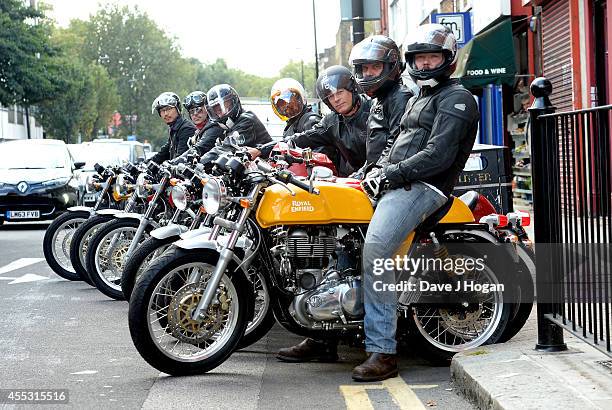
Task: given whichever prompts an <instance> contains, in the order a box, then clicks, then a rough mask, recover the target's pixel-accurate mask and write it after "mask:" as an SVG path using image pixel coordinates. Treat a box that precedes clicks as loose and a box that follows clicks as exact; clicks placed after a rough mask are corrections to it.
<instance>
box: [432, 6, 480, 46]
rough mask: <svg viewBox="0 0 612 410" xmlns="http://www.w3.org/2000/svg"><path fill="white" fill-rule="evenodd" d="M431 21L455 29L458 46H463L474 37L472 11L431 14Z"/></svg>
mask: <svg viewBox="0 0 612 410" xmlns="http://www.w3.org/2000/svg"><path fill="white" fill-rule="evenodd" d="M431 22H432V23H438V24H442V25H443V26H446V27H448V28H449V29H451V30H452V31H453V34H455V37H456V38H457V47H459V48H461V47H463V46H464V45H466V43H467V42H468V41H470V40H471V39H472V37H473V34H472V17H471V14H470V12H469V11H468V12H465V13H439V14H432V15H431Z"/></svg>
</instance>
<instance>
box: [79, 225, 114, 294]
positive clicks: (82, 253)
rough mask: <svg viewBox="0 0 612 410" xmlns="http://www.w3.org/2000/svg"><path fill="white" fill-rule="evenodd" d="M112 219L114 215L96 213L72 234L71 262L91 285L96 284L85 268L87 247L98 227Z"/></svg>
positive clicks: (82, 277)
mask: <svg viewBox="0 0 612 410" xmlns="http://www.w3.org/2000/svg"><path fill="white" fill-rule="evenodd" d="M112 219H113V217H112V216H110V215H94V216H92V217H91V218H89V219H88V220H86V221H85V222H83V223H82V224H81V226H79V228H78V229H77V230H76V231H75V232H74V235H73V236H72V242H71V243H70V263H72V267H73V268H74V271H75V272H76V273H77V274H78V275H79V278H81V280H83V281H85V282H87V283H88V284H90V285H91V286H96V285H94V283H93V280H91V278H90V277H89V273H87V269H86V268H85V266H86V261H85V258H86V255H87V247H88V245H89V241H90V240H91V238H92V237H93V235H94V234H95V233H96V232H97V230H98V228H100V226H102V225H103V224H105V223H107V222H108V221H110V220H112Z"/></svg>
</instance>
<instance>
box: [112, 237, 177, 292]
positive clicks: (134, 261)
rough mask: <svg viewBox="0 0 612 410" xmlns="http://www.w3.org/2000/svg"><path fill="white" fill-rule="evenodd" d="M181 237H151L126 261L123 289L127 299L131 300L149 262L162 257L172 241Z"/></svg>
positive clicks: (122, 282) (122, 279)
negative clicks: (135, 286)
mask: <svg viewBox="0 0 612 410" xmlns="http://www.w3.org/2000/svg"><path fill="white" fill-rule="evenodd" d="M179 239H180V237H179V236H178V235H177V236H171V237H169V238H165V239H157V238H153V237H151V238H149V239H147V240H146V241H144V242H143V243H142V245H141V246H139V247H138V248H137V249H136V250H135V251H134V253H133V254H132V256H131V257H130V258H129V260H128V261H126V263H125V266H124V267H123V272H122V274H121V290H122V292H123V296H124V297H125V299H126V300H130V297H131V295H132V291H133V290H134V285H135V284H136V282H138V279H139V278H140V277H141V276H142V274H143V272H144V271H146V270H147V268H148V267H149V264H150V263H151V262H152V261H154V260H155V259H157V258H158V257H160V256H161V255H162V254H163V253H164V252H165V251H166V250H167V249H168V248H169V247H170V246H171V245H172V243H174V242H176V241H178V240H179Z"/></svg>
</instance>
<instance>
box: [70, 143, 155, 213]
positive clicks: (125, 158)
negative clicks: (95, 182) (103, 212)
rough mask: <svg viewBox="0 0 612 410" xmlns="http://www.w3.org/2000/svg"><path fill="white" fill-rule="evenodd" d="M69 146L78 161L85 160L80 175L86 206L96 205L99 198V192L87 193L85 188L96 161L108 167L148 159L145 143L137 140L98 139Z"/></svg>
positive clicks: (83, 201)
mask: <svg viewBox="0 0 612 410" xmlns="http://www.w3.org/2000/svg"><path fill="white" fill-rule="evenodd" d="M68 148H69V150H70V152H71V154H72V156H73V157H74V158H75V159H76V160H77V161H80V162H85V166H84V167H83V168H82V169H81V170H80V172H79V175H78V179H79V191H80V192H81V198H82V201H81V204H82V205H85V206H92V205H94V204H95V202H96V199H97V197H96V195H97V194H95V193H87V192H86V189H85V187H86V184H87V178H88V177H89V176H90V175H92V174H94V173H95V170H94V165H95V164H96V163H98V164H100V165H102V166H105V167H106V166H112V165H121V164H123V163H124V162H131V163H138V162H142V161H144V160H145V159H146V158H145V149H144V145H143V144H142V143H140V142H137V141H123V140H122V139H99V140H98V139H96V140H93V141H91V142H84V143H82V144H70V145H68Z"/></svg>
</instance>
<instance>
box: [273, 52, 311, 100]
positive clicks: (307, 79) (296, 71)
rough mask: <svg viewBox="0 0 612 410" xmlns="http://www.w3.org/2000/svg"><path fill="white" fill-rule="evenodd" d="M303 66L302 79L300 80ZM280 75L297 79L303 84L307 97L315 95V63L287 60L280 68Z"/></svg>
mask: <svg viewBox="0 0 612 410" xmlns="http://www.w3.org/2000/svg"><path fill="white" fill-rule="evenodd" d="M302 68H303V80H302ZM280 76H281V77H289V78H293V79H294V80H297V81H299V82H300V84H302V86H304V89H305V90H306V93H307V94H308V96H309V97H316V96H317V95H316V93H315V82H316V81H317V79H316V78H315V65H314V63H303V62H301V61H293V60H291V61H289V63H287V65H286V66H284V67H283V68H281V70H280Z"/></svg>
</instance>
